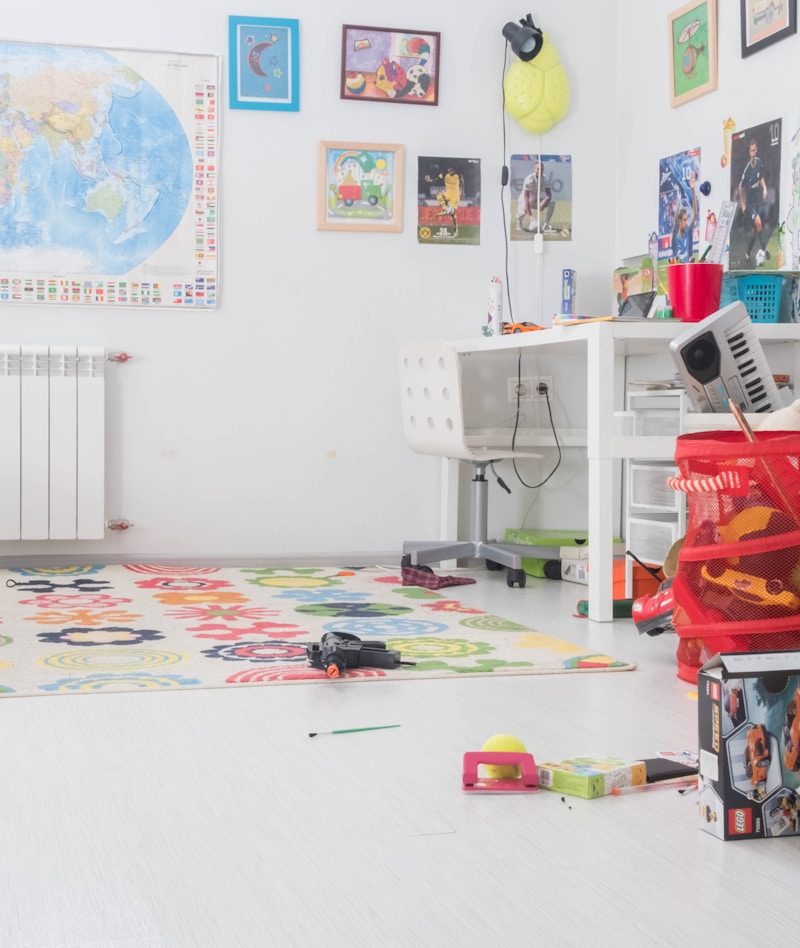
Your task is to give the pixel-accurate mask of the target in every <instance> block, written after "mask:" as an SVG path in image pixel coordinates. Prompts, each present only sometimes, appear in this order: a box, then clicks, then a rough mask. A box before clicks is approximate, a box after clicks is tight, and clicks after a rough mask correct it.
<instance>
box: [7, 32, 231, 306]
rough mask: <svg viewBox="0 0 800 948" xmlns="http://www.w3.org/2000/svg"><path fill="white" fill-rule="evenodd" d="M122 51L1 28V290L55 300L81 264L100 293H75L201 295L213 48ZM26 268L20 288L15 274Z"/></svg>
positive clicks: (209, 251) (211, 206)
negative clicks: (42, 39)
mask: <svg viewBox="0 0 800 948" xmlns="http://www.w3.org/2000/svg"><path fill="white" fill-rule="evenodd" d="M125 52H126V51H113V50H104V49H93V48H88V47H71V46H48V45H43V44H35V43H9V42H0V277H2V278H5V280H3V279H0V302H2V301H4V300H9V299H10V300H11V301H12V302H13V301H23V302H25V301H37V300H35V299H34V300H31V299H30V295H31V294H33V295H34V296H35V295H36V292H37V289H38V290H39V291H40V292H41V293H42V294H43V296H41V297H40V299H39V300H38V301H41V302H53V301H59V300H53V299H52V296H54V295H55V296H59V295H60V293H61V287H63V284H64V281H65V280H67V281H68V280H69V279H70V278H73V279H74V278H81V279H83V278H86V277H92V278H94V279H92V280H91V281H90V283H91V288H92V293H91V297H92V298H91V299H89V298H88V295H86V294H83V295H82V298H81V300H79V301H80V302H117V301H119V302H125V303H129V304H130V303H136V302H141V301H144V300H141V299H140V298H139V297H140V296H141V288H142V286H144V287H145V288H146V294H147V300H146V301H148V302H152V303H155V304H156V305H158V304H161V305H165V304H169V303H173V302H188V301H192V302H195V301H196V302H198V303H200V302H205V301H206V299H207V293H206V292H205V291H206V290H207V289H208V287H207V285H206V284H207V283H208V278H209V277H211V278H212V281H213V278H214V275H215V273H216V268H215V264H216V188H215V187H212V188H211V193H209V180H210V179H209V176H208V174H207V170H208V169H207V164H208V163H209V161H210V159H209V155H208V152H209V140H212V141H213V149H212V156H211V158H212V160H213V165H212V171H213V174H212V175H211V184H212V185H214V184H215V178H216V154H215V149H216V105H215V99H216V90H213V92H212V97H211V98H210V100H209V95H208V90H209V82H208V80H209V79H210V80H212V81H213V80H215V76H214V72H215V67H216V62H212V63H209V62H208V61H209V60H212V61H214V60H215V57H180V56H178V55H175V56H172V57H171V54H167V53H136V52H131V53H130V54H129V55H128V56H126V57H125V58H122V57H123V56H124V53H125ZM187 59H188V64H187V62H186V60H187ZM197 59H200V60H205V61H206V62H205V63H202V64H199V63H197V62H195V61H193V60H197ZM126 60H127V61H126ZM132 63H134V64H143V65H144V66H145V67H146V68H145V69H144V70H143V71H146V72H149V74H150V78H147V77H146V76H145V75H143V74H142V73H141V72H140V71H139V70H137V69H136V68H135V66H134V65H132ZM198 66H199V67H200V68H199V70H198V68H197V67H198ZM209 66H210V67H211V68H209ZM203 76H205V77H206V78H205V79H203V78H202V77H203ZM151 79H154V81H151ZM158 86H160V87H161V88H159V87H158ZM198 96H199V97H200V98H199V99H198ZM209 104H210V110H211V114H210V116H209ZM176 109H177V110H178V111H177V112H176ZM198 109H199V114H198ZM178 112H180V113H181V114H180V115H179V114H178ZM198 119H199V120H200V123H201V124H202V128H201V131H200V134H199V135H198V134H197V126H198ZM190 134H191V136H192V139H193V140H192V141H191V142H190V140H189V135H190ZM196 161H199V164H198V165H196V164H195V163H196ZM197 167H199V168H200V170H201V173H202V177H198V176H197V175H196V173H195V170H196V168H197ZM193 212H194V213H193ZM209 223H210V224H211V225H212V230H211V239H210V241H209ZM198 235H199V238H198ZM167 246H169V248H170V249H169V250H164V249H162V248H165V247H167ZM198 275H200V276H201V277H202V278H201V279H200V280H199V281H198V279H197V277H198ZM15 276H16V284H14V278H15ZM21 280H22V281H23V282H22V283H21V282H20V281H21ZM25 280H27V281H28V284H29V287H30V288H31V289H30V293H29V294H28V297H25V294H24V293H23V298H22V299H21V300H19V299H17V298H16V297H14V295H13V294H12V293H11V290H10V287H11V286H12V285H16V286H17V287H18V289H19V288H20V287H21V289H20V292H22V291H23V290H24V281H25ZM53 280H56V281H60V283H57V284H52V283H50V281H53ZM120 281H122V287H123V288H124V292H123V294H122V295H123V297H124V298H123V299H121V300H120V299H119V297H120V292H119V284H120ZM176 281H177V282H176ZM106 284H109V285H108V286H107V285H106ZM87 285H89V284H87ZM153 285H155V286H156V288H157V289H156V292H155V294H154V293H153ZM52 286H56V289H55V290H53V289H52ZM132 286H135V287H136V288H137V293H136V298H133V296H134V294H133V293H132V289H131V287H132ZM176 286H179V287H180V291H179V292H178V291H176V290H174V287H176ZM212 286H213V283H212ZM98 287H99V288H100V289H99V298H98V289H97V288H98ZM199 287H202V290H200V292H199V297H200V299H196V297H197V296H198V288H199ZM187 290H188V299H187ZM109 294H110V295H111V297H113V298H109ZM67 295H70V292H69V291H67ZM154 295H155V296H156V297H157V298H155V299H154V298H153V296H154ZM83 297H85V298H83ZM60 301H62V302H65V301H66V302H77V301H78V300H75V299H72V298H70V299H68V300H63V299H62V300H60Z"/></svg>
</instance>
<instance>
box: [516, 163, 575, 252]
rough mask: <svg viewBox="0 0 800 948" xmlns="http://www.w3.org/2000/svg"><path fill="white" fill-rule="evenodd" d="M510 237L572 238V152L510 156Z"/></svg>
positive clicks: (523, 238) (518, 238)
mask: <svg viewBox="0 0 800 948" xmlns="http://www.w3.org/2000/svg"><path fill="white" fill-rule="evenodd" d="M509 194H510V199H511V208H510V210H511V214H510V220H511V239H512V240H533V238H534V237H535V235H536V234H537V233H540V232H541V234H542V236H543V237H544V239H545V240H572V155H512V156H511V164H510V177H509Z"/></svg>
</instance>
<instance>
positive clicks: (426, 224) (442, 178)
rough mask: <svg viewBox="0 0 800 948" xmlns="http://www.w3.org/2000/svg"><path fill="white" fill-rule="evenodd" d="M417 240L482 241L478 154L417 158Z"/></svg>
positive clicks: (454, 242) (434, 241) (479, 163)
mask: <svg viewBox="0 0 800 948" xmlns="http://www.w3.org/2000/svg"><path fill="white" fill-rule="evenodd" d="M417 240H418V241H419V243H421V244H479V243H480V242H481V160H480V158H427V157H423V156H420V157H419V158H418V159H417Z"/></svg>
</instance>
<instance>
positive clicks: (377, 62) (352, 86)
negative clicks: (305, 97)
mask: <svg viewBox="0 0 800 948" xmlns="http://www.w3.org/2000/svg"><path fill="white" fill-rule="evenodd" d="M440 50H441V35H440V34H439V33H430V32H428V33H425V32H422V31H419V30H396V29H386V28H384V27H381V26H351V25H349V24H345V25H344V26H343V27H342V69H341V80H340V91H339V94H340V97H341V98H342V99H361V100H362V101H369V102H404V103H406V104H409V105H437V104H438V102H439V60H440V55H441V54H440Z"/></svg>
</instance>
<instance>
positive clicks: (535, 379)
mask: <svg viewBox="0 0 800 948" xmlns="http://www.w3.org/2000/svg"><path fill="white" fill-rule="evenodd" d="M506 384H507V386H508V400H509V402H510V403H511V404H512V405H516V404H517V394H519V400H520V403H522V402H539V401H544V400H545V398H546V396H545V394H544V392H542V393H541V394H540V393H539V386H540V385H546V386H547V394H548V395H549V396H550V397H551V398H552V397H553V378H552V376H550V375H523V376H522V378H520V379H518V378H517V377H516V375H513V376H509V377H508V378H507V379H506Z"/></svg>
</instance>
